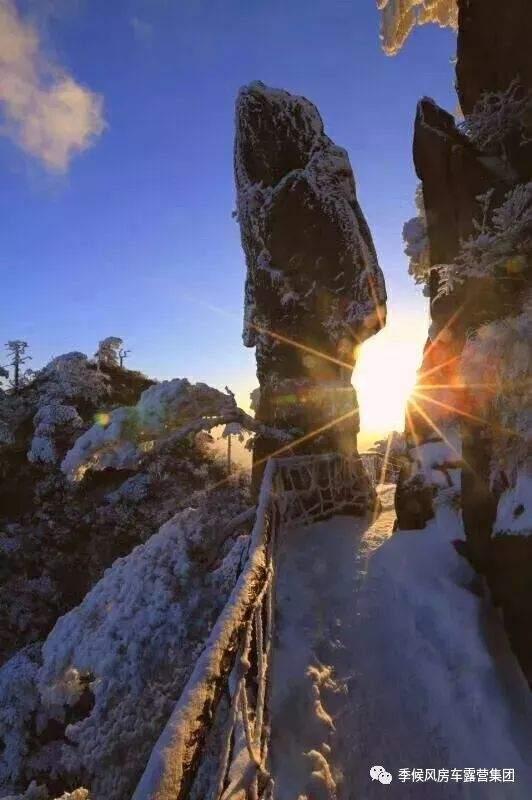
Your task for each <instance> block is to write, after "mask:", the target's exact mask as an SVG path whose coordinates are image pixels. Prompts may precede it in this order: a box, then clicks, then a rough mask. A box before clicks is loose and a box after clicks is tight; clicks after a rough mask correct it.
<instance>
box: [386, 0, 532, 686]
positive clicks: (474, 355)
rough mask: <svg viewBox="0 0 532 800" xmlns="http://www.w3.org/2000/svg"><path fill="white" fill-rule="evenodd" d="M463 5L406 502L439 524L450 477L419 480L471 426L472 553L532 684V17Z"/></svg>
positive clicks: (436, 127) (431, 145)
mask: <svg viewBox="0 0 532 800" xmlns="http://www.w3.org/2000/svg"><path fill="white" fill-rule="evenodd" d="M458 7H459V15H458V22H459V25H458V60H457V91H458V95H459V98H460V101H461V105H462V108H463V111H464V113H465V118H464V121H463V123H462V124H461V125H459V126H457V125H456V123H455V120H454V119H453V117H452V116H451V115H450V114H448V113H447V112H445V111H444V110H443V109H441V108H439V107H438V106H437V105H436V104H435V103H434V101H432V100H430V99H427V98H425V99H423V100H422V101H421V102H420V104H419V106H418V111H417V116H416V124H415V137H414V162H415V166H416V171H417V174H418V176H419V178H420V180H421V181H422V191H423V201H424V202H423V205H424V208H425V212H426V220H427V235H428V240H429V264H430V267H432V269H430V270H426V276H427V293H428V295H429V297H430V300H431V317H432V324H431V328H430V332H429V340H428V343H427V346H426V350H425V355H424V359H423V365H422V369H421V373H420V379H419V383H418V386H417V389H416V392H415V394H414V397H413V401H412V403H411V404H410V408H409V411H408V425H407V434H408V438H409V443H410V462H409V464H408V465H407V467H406V468H405V470H404V472H403V476H402V480H401V482H400V488H399V491H398V493H397V510H398V518H399V524H400V526H401V527H402V528H405V529H407V528H412V527H423V525H425V523H426V521H427V519H428V518H430V516H431V515H432V513H433V510H434V509H433V505H434V502H433V501H434V496H435V495H436V494H437V492H438V485H437V483H436V482H434V480H432V479H430V478H428V476H425V480H422V479H421V478H420V477H419V469H418V468H417V466H416V462H417V460H418V459H417V457H416V453H419V449H420V446H421V447H422V448H425V449H426V448H427V447H429V446H432V445H433V443H434V442H435V441H438V440H439V442H440V449H441V448H442V447H443V448H444V449H445V448H448V445H447V444H446V442H445V440H448V441H450V442H451V443H452V442H453V438H454V432H455V431H456V430H457V427H458V426H459V428H460V443H459V444H460V446H459V447H456V446H455V449H456V450H457V451H458V450H459V451H460V454H461V455H460V454H459V457H458V459H457V462H456V464H455V466H461V468H462V475H461V484H460V502H461V506H462V514H463V520H464V527H465V531H466V535H467V540H468V556H469V557H470V559H471V561H472V562H473V563H474V565H475V567H476V568H477V569H478V570H479V571H480V572H482V573H483V574H485V575H486V576H487V578H488V581H489V584H490V586H491V588H492V591H493V594H494V598H495V600H496V601H497V602H498V603H499V604H500V605H501V607H502V609H503V613H504V617H505V621H506V624H507V629H508V632H509V635H510V638H511V641H512V644H513V646H514V649H515V652H516V653H517V655H518V657H519V659H520V661H521V664H522V666H523V669H524V670H525V673H526V675H527V677H528V679H529V681H531V682H532V646H531V641H530V635H529V631H530V622H531V619H532V526H531V521H530V508H529V506H530V502H531V500H530V490H531V481H530V475H531V474H532V459H531V452H532V447H531V431H532V397H531V392H530V371H531V366H532V364H531V352H530V334H531V329H530V326H531V319H532V309H531V305H530V291H531V280H532V183H531V182H530V181H531V177H532V149H531V142H532V56H531V51H530V47H529V46H528V42H529V41H530V39H531V37H532V15H531V14H530V8H529V3H528V2H527V0H509V2H506V3H504V4H501V3H499V2H498V0H463V2H460V3H459V4H458Z"/></svg>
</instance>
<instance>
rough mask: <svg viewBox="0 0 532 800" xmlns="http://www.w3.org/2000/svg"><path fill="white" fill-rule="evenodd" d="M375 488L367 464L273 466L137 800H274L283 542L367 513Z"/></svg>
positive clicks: (353, 460) (329, 460)
mask: <svg viewBox="0 0 532 800" xmlns="http://www.w3.org/2000/svg"><path fill="white" fill-rule="evenodd" d="M373 473H374V474H375V470H373ZM371 483H372V481H371V479H368V476H367V474H366V472H365V469H364V466H363V461H362V459H361V458H360V457H343V456H340V455H331V454H324V455H317V456H294V457H290V458H284V459H270V460H269V461H268V463H267V465H266V469H265V472H264V476H263V480H262V484H261V491H260V496H259V502H258V505H257V513H256V517H255V524H254V526H253V530H252V533H251V537H250V545H249V551H248V557H247V560H246V563H245V566H244V569H243V571H242V573H241V574H240V577H239V579H238V581H237V583H236V586H235V588H234V589H233V591H232V593H231V595H230V597H229V600H228V602H227V604H226V606H225V608H224V610H223V611H222V613H221V615H220V617H219V619H218V621H217V623H216V625H215V626H214V628H213V630H212V632H211V635H210V636H209V639H208V641H207V644H206V646H205V649H204V651H203V653H202V654H201V656H200V657H199V659H198V661H197V663H196V667H195V669H194V671H193V672H192V675H191V676H190V678H189V680H188V682H187V684H186V686H185V688H184V690H183V692H182V694H181V697H180V698H179V700H178V702H177V704H176V707H175V709H174V711H173V713H172V715H171V717H170V719H169V721H168V723H167V725H166V727H165V729H164V730H163V732H162V734H161V736H160V738H159V740H158V742H157V743H156V745H155V747H154V749H153V751H152V754H151V756H150V759H149V761H148V764H147V767H146V769H145V771H144V774H143V776H142V778H141V780H140V783H139V784H138V786H137V789H136V791H135V794H134V795H133V798H132V800H185V798H186V800H229V798H232V797H237V796H238V797H241V798H249V799H250V800H272V799H273V788H274V787H273V780H272V777H271V775H270V774H269V772H268V766H267V760H268V739H269V727H268V725H269V720H268V703H267V697H268V679H269V666H270V652H271V646H272V632H273V579H274V565H275V544H276V538H277V536H278V534H279V531H280V529H281V526H282V527H286V526H294V525H301V524H309V523H311V522H314V521H316V520H318V519H324V518H326V517H329V516H333V515H334V514H340V513H353V512H355V513H356V512H358V513H364V510H365V509H366V508H367V505H368V500H369V499H370V495H371V493H372V487H371Z"/></svg>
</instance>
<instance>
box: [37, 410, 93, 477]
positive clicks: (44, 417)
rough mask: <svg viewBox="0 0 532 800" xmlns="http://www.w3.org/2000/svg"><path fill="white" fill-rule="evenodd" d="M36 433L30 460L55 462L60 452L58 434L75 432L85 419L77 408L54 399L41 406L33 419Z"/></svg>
mask: <svg viewBox="0 0 532 800" xmlns="http://www.w3.org/2000/svg"><path fill="white" fill-rule="evenodd" d="M33 422H34V426H35V428H34V433H33V439H32V441H31V447H30V449H29V451H28V460H29V461H32V462H41V463H45V464H55V463H56V461H57V459H58V453H57V450H56V446H55V438H56V436H57V435H58V434H61V433H63V434H65V433H66V431H67V430H68V431H69V432H73V431H74V430H76V429H77V428H81V427H83V420H82V419H81V417H80V416H79V414H78V412H77V410H76V408H75V407H74V406H70V405H64V404H63V403H60V402H57V401H52V402H51V403H50V404H49V405H42V406H40V408H39V410H38V411H37V413H36V414H35V417H34V419H33Z"/></svg>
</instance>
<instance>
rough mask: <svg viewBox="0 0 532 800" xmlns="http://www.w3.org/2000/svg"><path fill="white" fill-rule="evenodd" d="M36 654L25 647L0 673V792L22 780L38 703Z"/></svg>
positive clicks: (37, 654) (31, 648)
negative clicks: (33, 718) (33, 717)
mask: <svg viewBox="0 0 532 800" xmlns="http://www.w3.org/2000/svg"><path fill="white" fill-rule="evenodd" d="M38 651H39V648H38V647H37V646H35V645H32V646H30V647H26V648H24V649H23V650H20V652H18V653H17V654H16V655H15V656H13V658H12V659H11V660H10V661H8V662H7V663H6V664H4V666H3V667H2V668H1V669H0V752H1V757H0V791H1V790H2V789H4V790H5V789H8V790H9V788H10V787H13V786H15V785H17V784H18V783H20V781H21V780H22V779H23V777H24V773H25V759H26V757H27V755H28V751H29V740H30V735H31V723H32V716H33V715H34V714H35V712H36V709H37V707H38V700H39V693H38V690H37V682H36V679H37V672H38V669H39V653H38ZM36 797H37V795H36Z"/></svg>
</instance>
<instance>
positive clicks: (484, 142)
mask: <svg viewBox="0 0 532 800" xmlns="http://www.w3.org/2000/svg"><path fill="white" fill-rule="evenodd" d="M460 127H461V128H462V130H463V131H464V132H465V133H466V134H467V135H468V136H469V138H470V139H471V140H472V142H473V143H474V144H476V145H477V147H478V148H479V149H480V150H490V149H492V148H494V147H495V148H501V150H502V154H503V155H504V144H505V142H506V141H507V140H508V137H510V136H512V135H514V134H518V135H519V136H520V138H521V143H522V144H525V143H527V142H530V141H532V91H530V90H526V89H525V88H523V86H521V84H520V83H519V80H517V78H516V79H514V80H513V81H512V82H511V83H510V85H509V86H508V87H507V88H506V89H504V90H502V91H495V92H484V93H483V94H482V95H481V97H480V99H479V100H478V102H477V103H476V104H475V107H474V108H473V110H472V111H471V112H470V113H469V114H467V116H466V117H465V119H464V121H463V122H462V123H461V125H460Z"/></svg>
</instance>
